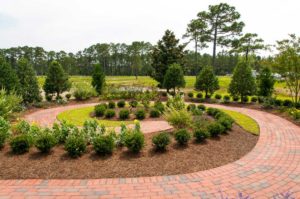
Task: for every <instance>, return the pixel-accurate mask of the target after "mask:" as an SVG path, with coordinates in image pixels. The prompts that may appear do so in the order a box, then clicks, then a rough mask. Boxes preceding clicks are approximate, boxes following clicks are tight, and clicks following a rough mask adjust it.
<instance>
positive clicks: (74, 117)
mask: <svg viewBox="0 0 300 199" xmlns="http://www.w3.org/2000/svg"><path fill="white" fill-rule="evenodd" d="M93 110H94V107H85V108H78V109H73V110H67V111H64V112H62V113H60V114H59V115H58V116H57V119H58V120H60V121H61V120H65V121H67V122H68V123H71V124H73V125H76V126H83V124H84V122H85V121H86V120H89V119H91V117H90V113H91V112H93ZM97 121H98V123H99V124H104V125H105V126H107V127H117V126H120V125H121V124H122V123H124V124H133V123H134V122H133V121H111V120H97Z"/></svg>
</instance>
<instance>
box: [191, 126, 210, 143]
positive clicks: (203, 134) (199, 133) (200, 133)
mask: <svg viewBox="0 0 300 199" xmlns="http://www.w3.org/2000/svg"><path fill="white" fill-rule="evenodd" d="M207 137H208V132H207V131H206V130H205V129H203V128H201V129H197V130H195V131H194V138H195V139H196V141H197V142H203V141H204V140H205V139H206V138H207Z"/></svg>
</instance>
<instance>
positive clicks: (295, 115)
mask: <svg viewBox="0 0 300 199" xmlns="http://www.w3.org/2000/svg"><path fill="white" fill-rule="evenodd" d="M288 113H289V115H290V116H292V117H293V119H294V120H299V119H300V111H299V110H297V109H296V108H291V109H289V111H288Z"/></svg>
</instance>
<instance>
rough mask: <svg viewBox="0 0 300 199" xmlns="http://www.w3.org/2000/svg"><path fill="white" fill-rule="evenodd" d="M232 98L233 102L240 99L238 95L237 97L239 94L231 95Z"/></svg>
mask: <svg viewBox="0 0 300 199" xmlns="http://www.w3.org/2000/svg"><path fill="white" fill-rule="evenodd" d="M232 100H233V101H234V102H238V101H239V100H240V97H239V96H233V97H232Z"/></svg>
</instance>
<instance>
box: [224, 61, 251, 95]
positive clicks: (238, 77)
mask: <svg viewBox="0 0 300 199" xmlns="http://www.w3.org/2000/svg"><path fill="white" fill-rule="evenodd" d="M255 91H256V84H255V79H254V77H253V76H252V71H251V68H250V66H249V64H248V63H247V62H245V61H242V62H239V63H238V65H237V66H236V67H235V69H234V73H233V76H232V80H231V82H230V84H229V88H228V92H229V93H230V94H231V95H232V96H240V97H241V99H243V97H245V96H249V95H253V94H255Z"/></svg>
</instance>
